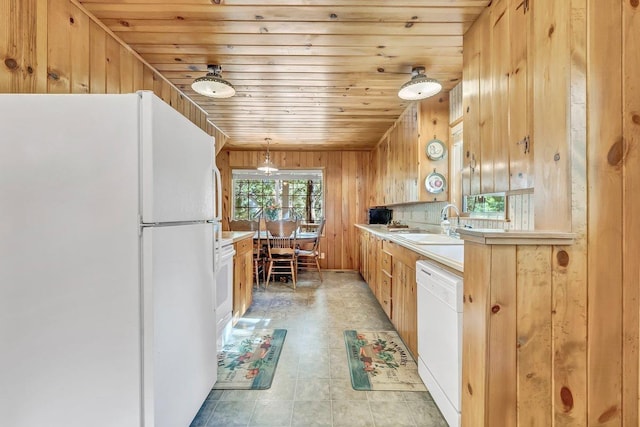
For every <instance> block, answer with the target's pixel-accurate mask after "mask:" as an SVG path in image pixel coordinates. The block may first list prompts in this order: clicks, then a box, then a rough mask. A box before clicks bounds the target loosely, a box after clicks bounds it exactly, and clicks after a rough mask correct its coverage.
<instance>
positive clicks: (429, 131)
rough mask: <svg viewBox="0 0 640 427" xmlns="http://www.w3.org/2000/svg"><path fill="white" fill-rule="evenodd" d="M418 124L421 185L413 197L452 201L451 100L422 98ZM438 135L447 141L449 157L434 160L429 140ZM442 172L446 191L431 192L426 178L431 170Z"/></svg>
mask: <svg viewBox="0 0 640 427" xmlns="http://www.w3.org/2000/svg"><path fill="white" fill-rule="evenodd" d="M418 114H419V118H418V125H419V126H420V129H419V134H418V142H417V144H415V143H414V144H413V145H414V149H413V153H412V155H414V156H416V158H417V160H413V161H414V162H417V163H418V174H417V178H414V179H417V187H418V195H417V197H416V198H414V199H411V200H421V201H444V200H449V186H450V185H451V183H450V176H449V161H448V158H449V154H450V152H451V151H450V150H451V147H450V142H449V99H448V97H447V98H444V97H442V96H434V97H433V98H429V99H427V100H424V101H421V102H420V104H419V108H418ZM433 138H436V139H439V140H441V141H442V142H444V144H445V146H446V147H447V157H445V158H444V159H441V160H436V161H433V160H430V159H429V158H428V157H427V154H426V146H427V142H428V141H430V140H431V139H433ZM434 171H435V172H437V173H440V174H442V175H443V176H444V177H445V179H446V180H447V184H446V185H447V188H446V190H445V191H444V192H442V193H436V194H434V193H429V192H428V191H427V189H426V187H425V179H426V178H427V176H428V175H429V174H430V173H431V172H434Z"/></svg>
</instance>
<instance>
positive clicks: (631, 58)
mask: <svg viewBox="0 0 640 427" xmlns="http://www.w3.org/2000/svg"><path fill="white" fill-rule="evenodd" d="M621 28H622V55H623V56H622V82H623V88H624V90H623V95H622V101H623V104H622V109H623V111H622V117H623V129H622V131H623V135H624V141H625V152H626V156H625V160H624V181H623V197H624V200H623V203H624V204H623V212H622V215H623V233H622V235H623V242H624V243H623V248H622V253H623V255H624V259H623V265H624V268H623V295H622V301H623V306H622V313H623V318H622V320H623V325H624V329H623V335H624V336H623V343H624V347H623V354H622V371H623V372H624V376H623V380H622V381H623V384H622V395H623V400H622V407H623V423H624V425H625V426H633V425H637V424H638V423H639V422H640V421H639V420H640V409H639V408H638V404H639V398H640V396H639V395H638V387H640V381H639V379H638V376H639V375H640V372H639V366H638V364H639V362H640V361H639V360H638V359H639V357H640V351H639V349H638V347H639V345H640V343H639V340H640V337H639V335H640V331H639V327H640V324H639V322H640V313H639V310H640V289H639V287H640V263H638V260H639V259H640V238H639V235H640V231H639V230H640V215H638V212H640V197H639V196H638V195H639V194H640V81H639V80H638V70H639V69H640V49H638V46H640V6H639V5H638V2H633V1H626V2H624V3H623V9H622V25H621Z"/></svg>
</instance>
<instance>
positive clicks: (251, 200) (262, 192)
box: [232, 170, 323, 221]
mask: <svg viewBox="0 0 640 427" xmlns="http://www.w3.org/2000/svg"><path fill="white" fill-rule="evenodd" d="M278 174H281V175H278ZM232 176H233V177H234V178H233V185H232V187H233V201H234V206H233V207H234V211H233V213H232V216H233V218H235V219H255V218H258V217H259V216H261V215H264V216H265V217H266V218H269V219H279V218H294V217H295V218H298V219H301V220H304V221H306V220H308V219H310V220H312V221H317V220H319V219H320V218H321V217H322V215H323V207H322V203H323V194H322V189H323V182H322V179H321V178H320V177H322V172H321V171H319V170H288V171H279V172H278V173H276V174H272V175H270V176H265V175H262V174H257V173H255V171H251V170H233V171H232ZM254 176H255V179H251V178H253V177H254ZM297 177H300V179H296V178H297ZM311 177H318V178H314V179H311Z"/></svg>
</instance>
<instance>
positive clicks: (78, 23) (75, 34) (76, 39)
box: [67, 6, 91, 93]
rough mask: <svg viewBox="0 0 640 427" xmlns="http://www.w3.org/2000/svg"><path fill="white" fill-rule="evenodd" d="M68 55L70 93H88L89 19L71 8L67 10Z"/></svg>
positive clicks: (74, 8) (76, 9) (73, 7)
mask: <svg viewBox="0 0 640 427" xmlns="http://www.w3.org/2000/svg"><path fill="white" fill-rule="evenodd" d="M67 19H68V20H69V42H70V46H69V49H68V55H69V56H70V58H71V93H89V77H90V71H89V64H90V58H91V55H90V50H89V44H90V38H89V31H90V25H89V23H90V19H89V17H88V16H87V15H85V14H84V13H82V12H81V11H80V10H78V8H77V7H75V6H72V7H70V10H69V16H68V17H67Z"/></svg>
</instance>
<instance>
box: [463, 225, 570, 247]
mask: <svg viewBox="0 0 640 427" xmlns="http://www.w3.org/2000/svg"><path fill="white" fill-rule="evenodd" d="M456 231H457V232H458V233H460V238H461V239H463V240H468V241H470V242H476V243H482V244H484V245H571V244H573V240H574V239H575V234H574V233H566V232H562V231H519V230H495V229H482V228H471V229H467V228H459V229H458V230H456Z"/></svg>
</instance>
